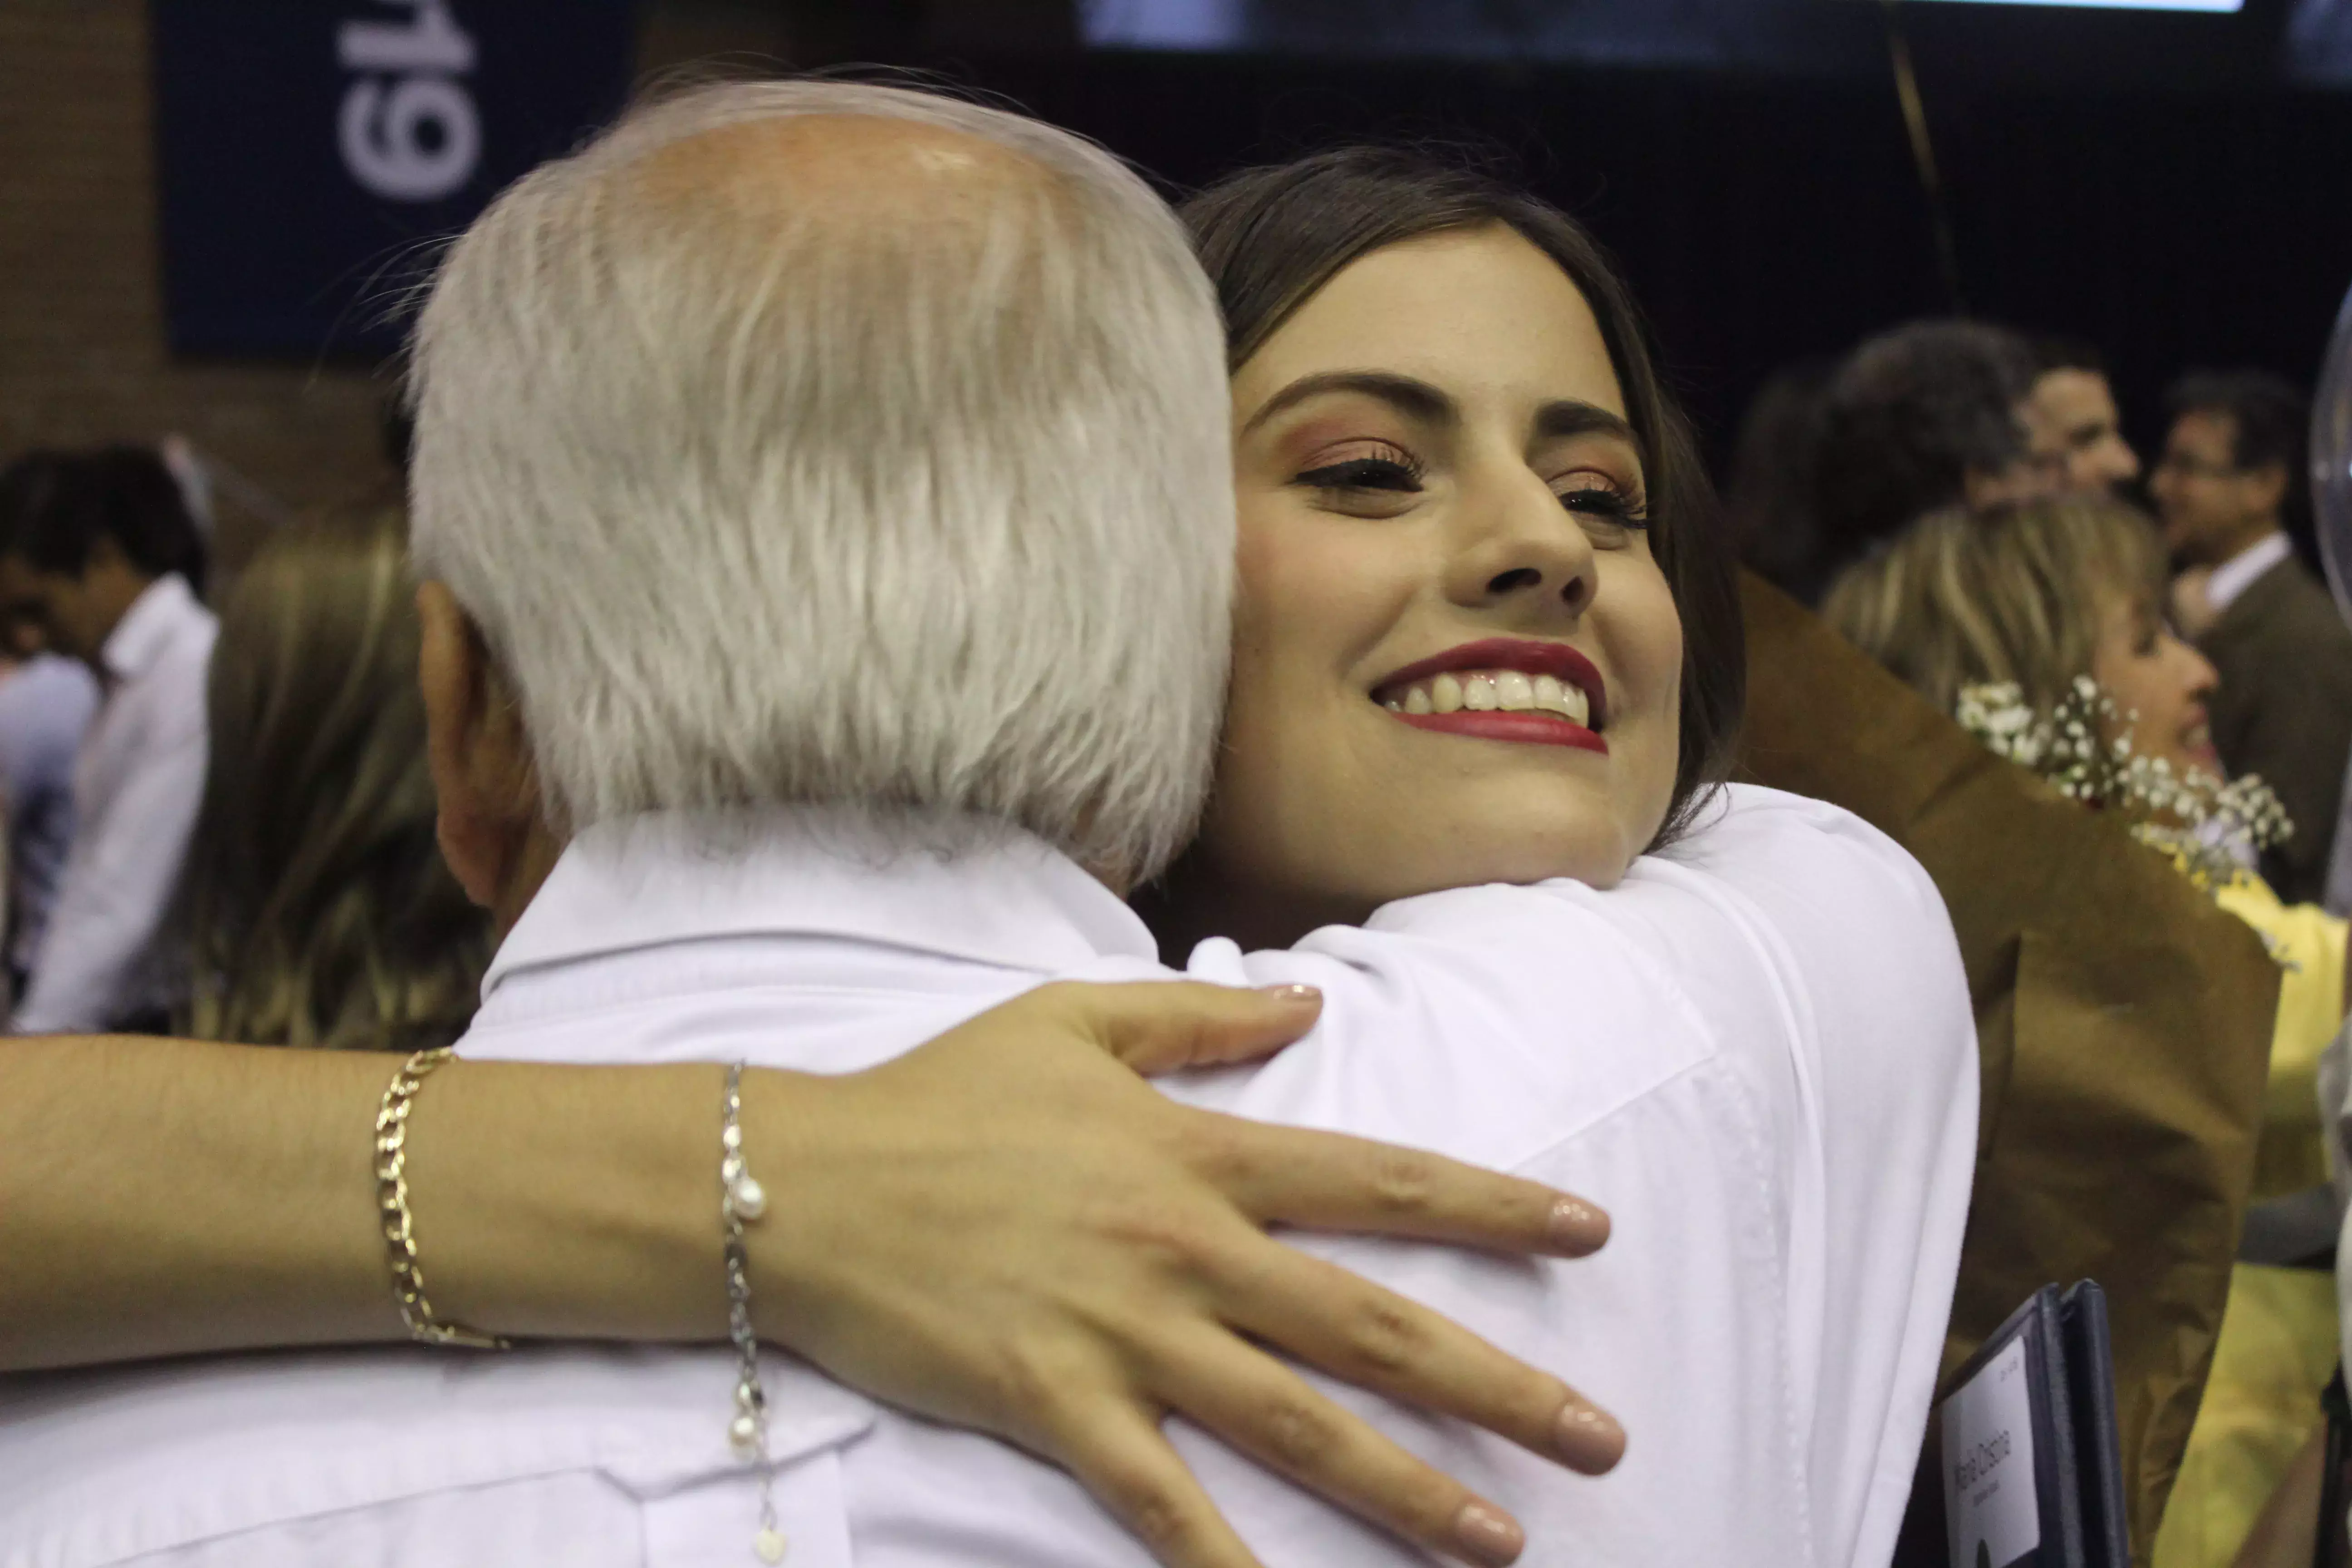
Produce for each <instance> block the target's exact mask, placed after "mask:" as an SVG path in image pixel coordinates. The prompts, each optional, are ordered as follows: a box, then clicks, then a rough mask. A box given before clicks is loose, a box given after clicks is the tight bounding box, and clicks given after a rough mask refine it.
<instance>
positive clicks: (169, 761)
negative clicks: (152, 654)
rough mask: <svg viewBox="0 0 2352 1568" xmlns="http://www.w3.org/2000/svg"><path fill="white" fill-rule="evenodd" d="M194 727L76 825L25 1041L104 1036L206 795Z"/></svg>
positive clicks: (31, 992)
mask: <svg viewBox="0 0 2352 1568" xmlns="http://www.w3.org/2000/svg"><path fill="white" fill-rule="evenodd" d="M204 789H205V731H204V729H203V727H202V726H201V725H197V726H195V727H194V729H193V731H184V732H182V733H180V734H177V735H173V736H170V737H168V739H166V740H165V741H164V742H163V744H161V745H159V746H158V747H157V748H156V749H155V750H154V751H152V752H149V753H147V754H146V755H144V756H142V757H141V758H140V759H139V760H138V762H137V763H135V764H134V771H133V772H132V773H131V776H129V777H128V778H126V779H125V780H124V781H123V783H122V786H121V789H120V790H119V791H118V792H117V793H116V795H115V796H114V798H113V799H112V800H111V801H110V802H109V803H108V805H107V809H106V811H105V813H104V814H103V815H102V816H99V817H98V818H97V819H96V820H94V821H88V822H84V823H82V824H81V825H80V827H79V831H78V832H77V834H76V836H75V839H74V846H73V849H72V852H71V853H70V854H69V855H68V858H67V860H66V869H65V875H64V878H63V879H62V880H61V882H60V884H59V886H58V901H57V907H56V909H55V910H54V911H53V912H52V913H51V915H50V917H49V930H48V934H47V936H46V937H45V938H43V940H42V942H41V953H40V960H39V963H38V966H37V968H36V969H35V970H34V972H33V977H32V984H31V985H30V987H29V988H28V989H27V990H26V995H25V1002H24V1005H22V1006H21V1007H19V1008H17V1010H16V1019H15V1022H14V1024H13V1028H14V1029H15V1031H16V1033H18V1034H22V1035H38V1034H59V1033H67V1032H72V1031H78V1030H79V1031H89V1030H96V1029H102V1028H104V1027H106V1026H107V1025H109V1024H110V1023H111V1022H112V1021H113V1020H114V1019H115V1018H117V1017H119V1016H121V1014H122V1013H123V1012H124V1011H126V1010H127V1009H128V1008H130V1007H132V1006H135V1005H138V1003H139V1002H140V1001H141V1000H142V998H140V997H137V996H134V995H131V994H130V990H129V988H130V986H131V984H133V983H134V982H135V980H136V979H137V978H138V975H139V973H140V970H141V966H142V961H143V960H144V959H145V958H146V957H147V955H148V953H149V952H150V950H151V949H152V947H153V945H154V942H155V938H156V934H157V932H158V931H161V930H162V928H163V919H164V915H165V912H166V910H168V909H169V907H170V905H171V901H172V897H173V893H174V891H175V890H176V889H177V887H178V884H179V879H180V868H181V865H182V862H183V861H184V859H185V858H186V857H187V850H188V840H189V838H190V837H191V836H192V835H193V834H194V831H195V825H196V813H197V809H198V807H199V806H200V805H201V804H202V802H203V796H204Z"/></svg>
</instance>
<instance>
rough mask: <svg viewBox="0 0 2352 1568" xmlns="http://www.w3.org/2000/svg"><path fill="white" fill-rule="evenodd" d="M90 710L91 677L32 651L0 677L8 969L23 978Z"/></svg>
mask: <svg viewBox="0 0 2352 1568" xmlns="http://www.w3.org/2000/svg"><path fill="white" fill-rule="evenodd" d="M97 711H98V678H97V677H95V676H93V675H91V674H90V672H89V666H88V665H86V664H84V663H82V661H81V660H79V659H78V658H66V657H65V656H64V655H63V654H56V653H38V654H35V655H34V656H33V657H32V658H28V659H26V660H25V662H24V663H22V664H20V665H18V666H17V667H16V668H15V669H14V670H12V671H10V672H9V673H8V674H7V675H6V676H5V677H0V803H5V805H6V807H7V814H8V906H9V910H8V912H9V915H10V918H11V924H10V926H9V930H8V944H7V955H8V963H9V966H10V967H11V968H13V969H15V970H16V971H17V972H18V973H30V972H31V970H32V968H33V964H34V963H35V961H36V960H37V959H38V957H39V956H40V951H41V936H42V933H43V932H45V931H47V930H48V927H49V910H51V909H52V908H53V907H54V906H55V905H56V903H57V896H58V883H59V882H60V880H61V879H63V878H64V875H65V868H66V856H67V854H68V852H69V851H70V850H71V848H72V847H73V826H74V809H73V774H74V758H75V757H76V756H78V755H79V753H80V751H81V742H82V737H83V736H84V735H85V734H87V733H89V721H90V719H91V717H92V716H93V715H94V714H96V713H97Z"/></svg>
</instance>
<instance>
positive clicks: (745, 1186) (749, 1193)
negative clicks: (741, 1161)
mask: <svg viewBox="0 0 2352 1568" xmlns="http://www.w3.org/2000/svg"><path fill="white" fill-rule="evenodd" d="M735 1212H736V1213H737V1214H739V1215H742V1216H743V1217H744V1218H745V1219H758V1218H759V1217H760V1216H761V1215H763V1214H766V1213H767V1212H768V1189H767V1188H765V1187H763V1186H761V1184H759V1181H758V1180H757V1178H755V1177H752V1176H748V1175H747V1176H741V1177H739V1178H737V1180H736V1183H735Z"/></svg>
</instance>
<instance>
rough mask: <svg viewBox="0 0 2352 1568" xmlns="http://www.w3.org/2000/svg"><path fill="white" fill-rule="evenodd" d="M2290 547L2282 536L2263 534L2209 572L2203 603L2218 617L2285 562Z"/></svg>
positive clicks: (2284, 536)
mask: <svg viewBox="0 0 2352 1568" xmlns="http://www.w3.org/2000/svg"><path fill="white" fill-rule="evenodd" d="M2293 551H2294V545H2293V544H2292V543H2290V542H2288V540H2287V536H2286V535H2285V534H2284V533H2272V534H2266V535H2264V536H2263V538H2261V539H2258V540H2256V541H2254V542H2253V543H2252V544H2249V545H2247V546H2246V547H2245V548H2244V549H2243V550H2241V551H2239V552H2237V553H2236V554H2235V555H2232V556H2231V557H2230V559H2228V560H2227V561H2224V562H2222V563H2221V564H2220V565H2219V566H2216V567H2214V568H2213V575H2212V576H2210V577H2209V578H2207V579H2206V582H2205V602H2206V603H2207V604H2209V605H2212V606H2213V613H2214V614H2216V615H2219V614H2221V612H2222V611H2223V610H2226V609H2228V608H2229V607H2230V601H2231V600H2232V599H2235V598H2236V597H2237V596H2238V595H2241V594H2242V593H2244V592H2245V591H2246V590H2247V589H2249V588H2251V587H2252V586H2253V585H2254V579H2255V578H2257V577H2260V576H2261V575H2262V574H2263V573H2265V572H2267V571H2269V570H2270V569H2271V568H2272V567H2273V566H2275V565H2277V564H2278V563H2280V562H2282V561H2284V560H2285V559H2286V558H2287V556H2288V554H2289V553H2290V552H2293Z"/></svg>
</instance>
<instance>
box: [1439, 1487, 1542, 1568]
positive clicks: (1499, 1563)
mask: <svg viewBox="0 0 2352 1568" xmlns="http://www.w3.org/2000/svg"><path fill="white" fill-rule="evenodd" d="M1454 1545H1456V1546H1459V1547H1460V1548H1461V1549H1462V1551H1463V1553H1464V1554H1465V1556H1467V1557H1469V1558H1471V1559H1472V1560H1473V1561H1475V1562H1479V1563H1493V1564H1494V1565H1495V1568H1506V1565H1507V1564H1509V1563H1516V1562H1517V1561H1518V1560H1519V1553H1520V1552H1524V1551H1526V1550H1527V1545H1528V1535H1527V1531H1523V1530H1521V1529H1520V1528H1519V1523H1518V1521H1517V1520H1515V1519H1513V1518H1512V1517H1511V1516H1510V1515H1509V1514H1507V1513H1505V1512H1504V1511H1503V1510H1501V1509H1498V1508H1496V1507H1495V1506H1494V1504H1492V1503H1484V1502H1465V1503H1464V1504H1463V1505H1462V1511H1461V1512H1460V1513H1457V1514H1455V1515H1454Z"/></svg>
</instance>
